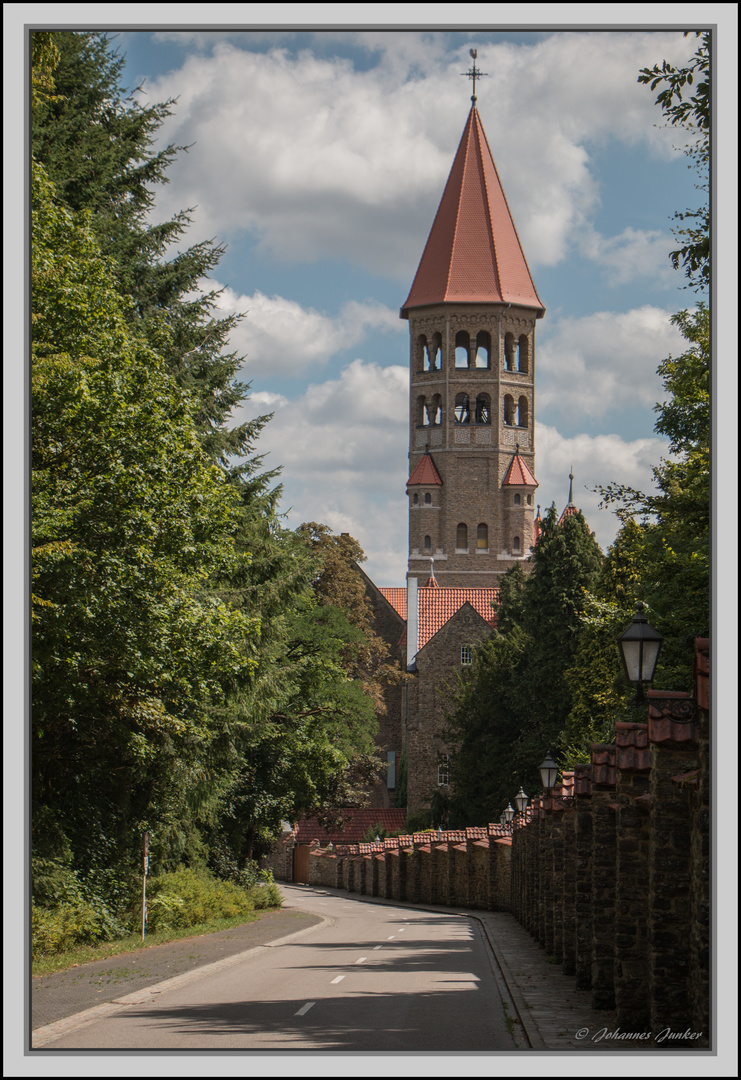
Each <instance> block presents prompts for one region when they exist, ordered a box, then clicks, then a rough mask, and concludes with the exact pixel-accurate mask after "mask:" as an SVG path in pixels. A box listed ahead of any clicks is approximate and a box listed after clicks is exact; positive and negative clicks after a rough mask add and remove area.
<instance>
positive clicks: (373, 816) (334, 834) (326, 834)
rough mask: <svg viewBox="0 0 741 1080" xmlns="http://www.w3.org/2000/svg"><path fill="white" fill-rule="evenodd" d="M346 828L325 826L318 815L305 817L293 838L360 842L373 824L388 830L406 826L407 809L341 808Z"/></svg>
mask: <svg viewBox="0 0 741 1080" xmlns="http://www.w3.org/2000/svg"><path fill="white" fill-rule="evenodd" d="M340 813H341V814H342V818H343V821H344V826H345V827H344V828H343V829H339V828H337V827H333V828H330V829H327V828H325V826H324V825H321V824H320V823H319V819H318V818H316V817H309V818H304V820H303V821H299V822H298V824H297V825H296V827H295V828H294V830H293V839H294V841H295V843H297V844H306V843H311V841H312V840H318V841H319V843H320V844H328V843H329V842H330V840H331V841H332V843H333V844H358V843H360V842H361V841H362V839H363V836H364V834H365V833H366V832H367V831H368V829H370V828H371V827H372V826H375V825H377V824H379V823H380V824H381V825H382V826H383V827H384V829H386V831H387V832H398V831H399V829H403V828H404V822H405V820H406V811H405V810H404V809H403V808H399V809H397V808H396V807H394V808H391V809H388V810H354V809H350V810H341V811H340Z"/></svg>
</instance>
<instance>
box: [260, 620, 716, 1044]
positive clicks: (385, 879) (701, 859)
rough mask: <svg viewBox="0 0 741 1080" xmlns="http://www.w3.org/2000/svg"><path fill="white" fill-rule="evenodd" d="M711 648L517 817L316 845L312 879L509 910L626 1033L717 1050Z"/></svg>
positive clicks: (286, 868)
mask: <svg viewBox="0 0 741 1080" xmlns="http://www.w3.org/2000/svg"><path fill="white" fill-rule="evenodd" d="M708 650H709V643H708V641H707V639H704V638H698V639H697V642H696V652H695V693H694V697H691V696H690V695H689V694H683V693H677V692H674V693H669V692H667V691H661V692H659V691H651V690H649V696H648V718H647V723H645V724H644V723H634V724H625V723H618V724H617V725H616V739H615V743H614V745H609V746H602V745H597V744H593V746H592V754H591V759H592V760H591V762H590V763H589V764H586V763H585V764H579V765H576V766H575V767H574V770H573V771H572V772H565V773H564V774H563V777H562V784H561V786H560V787H559V788H557V789H556V791H555V792H554V793H553V797H547V796H541V797H540V798H535V799H533V800H532V801H531V803H530V806H529V807H528V809H527V811H526V812H525V814H523V815H518V816H517V817H516V818H515V821H514V823H513V825H512V826H502V825H489V826H487V827H486V828H469V829H462V830H455V831H453V830H448V831H447V832H442V831H439V832H428V833H414V834H413V835H411V836H400V837H397V838H395V839H388V840H383V841H379V842H377V843H373V844H353V845H344V846H342V845H340V846H338V847H336V848H321V847H319V846H314V847H313V848H312V850H311V853H310V855H309V880H310V883H311V884H312V885H318V886H326V887H331V888H339V889H346V890H348V891H349V892H354V893H358V894H360V895H366V896H378V897H384V898H387V899H394V900H403V901H407V902H410V903H419V904H433V905H440V906H444V907H446V906H456V907H466V908H474V909H483V910H489V911H509V912H511V913H512V914H513V915H514V916H515V918H517V920H518V921H519V922H520V923H521V924H522V925H523V926H524V927H525V928H526V929H528V930H529V931H530V933H531V934H532V935H533V936H534V937H535V938H536V940H537V941H538V942H539V943H540V944H541V945H542V946H543V947H544V949H545V953H546V957H547V959H548V960H549V961H550V962H552V963H558V964H562V965H563V971H564V974H567V975H572V976H574V979H575V983H576V987H577V989H582V990H589V991H590V992H591V996H592V1004H593V1006H594V1007H595V1008H597V1009H610V1010H612V1009H614V1010H615V1011H616V1014H617V1016H616V1027H617V1029H619V1030H620V1031H622V1032H626V1033H627V1032H632V1033H635V1034H642V1033H645V1032H651V1033H653V1036H654V1038H655V1037H656V1036H657V1035H658V1033H659V1032H666V1031H668V1032H670V1033H671V1034H670V1035H669V1036H667V1037H666V1038H665V1039H664V1040H662V1041H661V1045H662V1046H663V1047H664V1048H665V1049H666V1048H667V1047H671V1048H672V1049H699V1048H706V1047H708V1045H709V1025H710V1006H709V999H710V978H709V971H710V925H709V912H710V906H711V902H710V901H711V898H710V749H709V740H710V717H709V691H708V681H709V661H708ZM278 847H279V848H282V849H283V850H279V851H276V852H274V854H273V856H272V862H271V864H272V866H273V870H274V873H275V876H276V878H282V879H283V880H288V881H290V880H291V879H292V874H291V872H290V867H291V853H292V848H293V845H292V842H291V840H290V839H289V840H288V841H286V842H285V843H284V844H282V845H278ZM281 870H282V872H280V871H281Z"/></svg>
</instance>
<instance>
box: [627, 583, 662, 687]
mask: <svg viewBox="0 0 741 1080" xmlns="http://www.w3.org/2000/svg"><path fill="white" fill-rule="evenodd" d="M662 641H663V638H662V636H661V634H660V633H659V631H658V630H654V628H653V626H651V624H650V623H649V621H648V619H647V618H646V616H645V615H644V614H643V604H636V613H635V615H634V616H633V622H632V623H631V624H630V626H629V627H628V629H627V630H625V631H624V632H623V633H622V634H621V635H620V637H619V638H618V639H617V644H618V649H619V650H620V659H621V660H622V661H623V669H624V671H625V676H626V678H627V680H628V682H632V683H637V685H638V689H637V690H636V696H635V697H634V698H633V701H632V704H633V705H641V704H643V703H644V702H645V700H646V698H645V697H644V694H643V684H644V683H650V682H653V678H654V673H655V671H656V663H657V661H658V659H659V653H660V652H661V642H662Z"/></svg>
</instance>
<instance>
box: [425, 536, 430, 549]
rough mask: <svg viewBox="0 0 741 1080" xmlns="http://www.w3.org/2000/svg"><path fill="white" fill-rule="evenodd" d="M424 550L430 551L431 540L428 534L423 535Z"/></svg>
mask: <svg viewBox="0 0 741 1080" xmlns="http://www.w3.org/2000/svg"><path fill="white" fill-rule="evenodd" d="M425 551H432V540H430V538H429V536H426V537H425Z"/></svg>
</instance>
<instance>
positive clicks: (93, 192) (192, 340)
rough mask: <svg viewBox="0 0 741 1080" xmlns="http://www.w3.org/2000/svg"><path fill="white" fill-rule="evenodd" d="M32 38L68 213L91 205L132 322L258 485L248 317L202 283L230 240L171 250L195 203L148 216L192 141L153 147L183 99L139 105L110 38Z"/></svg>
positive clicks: (38, 117)
mask: <svg viewBox="0 0 741 1080" xmlns="http://www.w3.org/2000/svg"><path fill="white" fill-rule="evenodd" d="M33 38H34V41H35V43H36V44H35V54H34V55H35V56H36V57H37V60H38V64H39V68H38V69H37V76H36V77H37V80H38V79H41V78H44V77H45V78H46V79H47V80H49V78H53V85H54V92H53V94H51V93H39V94H36V95H35V96H34V108H33V116H32V140H31V146H32V152H33V156H34V159H35V160H36V161H38V162H39V163H40V164H42V165H43V166H44V168H45V170H46V173H47V175H48V177H49V179H50V180H51V182H52V183H53V185H54V188H55V192H56V197H57V198H58V199H59V200H61V201H62V203H63V204H64V205H65V206H66V207H67V208H68V209H70V210H73V211H78V212H80V211H88V212H90V214H91V217H90V227H91V228H92V230H93V232H94V234H95V236H96V239H97V241H98V244H99V247H100V250H101V252H102V253H103V254H104V255H107V256H111V257H112V258H113V259H114V260H115V265H116V285H117V289H118V291H119V293H120V294H121V295H123V296H127V297H130V298H131V301H132V302H131V303H130V304H128V305H127V309H126V311H127V319H128V320H129V322H130V324H131V325H132V329H133V330H134V331H135V332H137V333H139V334H140V335H141V336H142V337H144V338H146V340H147V342H148V344H149V346H150V348H154V349H155V350H156V351H157V352H158V354H159V355H160V356H162V357H163V358H164V360H165V362H166V365H167V368H168V370H169V371H170V372H171V373H172V374H173V375H174V376H175V378H176V379H177V381H178V383H179V385H180V386H181V387H182V388H183V389H186V390H188V391H189V392H191V393H192V394H193V395H194V397H195V398H196V399H197V403H198V404H197V407H196V412H195V416H196V420H197V423H198V425H199V429H200V434H201V438H202V440H203V442H204V445H205V446H206V448H207V449H208V450H209V452H210V453H211V454H212V455H213V457H214V458H215V460H217V461H218V462H219V463H220V465H221V467H222V468H224V469H227V470H229V471H230V472H232V473H233V474H234V476H235V477H238V478H240V479H242V480H249V481H251V482H252V483H253V484H254V483H255V478H256V474H257V472H258V471H259V466H260V459H259V457H257V458H256V457H255V454H254V443H255V440H256V439H257V437H258V436H259V433H260V431H261V430H262V427H263V426H264V424H265V423H266V422H267V419H268V417H266V416H262V417H258V418H256V419H254V420H252V421H248V422H246V423H243V424H240V425H236V426H234V427H231V426H229V424H228V423H227V421H228V420H229V419H230V416H231V413H232V410H233V409H234V407H235V406H236V405H238V404H239V403H240V402H242V401H244V400H245V398H246V396H247V392H248V389H249V387H248V386H247V385H246V384H244V383H242V382H240V380H239V379H238V378H237V372H238V370H239V368H240V366H241V364H242V363H243V358H242V357H240V356H239V355H238V354H237V353H236V352H228V351H225V350H226V349H227V348H228V340H229V335H230V333H231V332H232V330H233V329H234V327H235V325H236V324H237V322H238V321H239V318H240V316H239V315H232V316H229V317H227V318H216V317H214V310H215V305H216V300H217V295H218V294H217V293H216V292H215V291H213V290H211V289H209V288H208V286H207V285H206V286H204V281H205V280H206V279H207V278H208V276H209V275H210V274H211V273H212V271H213V270H214V269H215V267H216V266H217V265H218V263H219V260H220V259H221V256H222V255H223V252H224V247H223V245H220V244H217V243H215V241H214V240H206V241H200V242H198V243H196V244H194V245H192V246H191V247H189V248H186V249H185V250H182V251H179V252H178V251H176V252H175V253H174V254H171V252H173V251H174V250H175V249H176V248H177V246H178V245H180V244H181V243H182V241H183V238H184V235H185V233H186V231H187V229H188V228H189V226H190V225H191V222H192V210H191V209H187V208H186V209H184V210H182V211H181V212H180V213H178V214H176V215H175V217H173V218H172V219H171V220H170V221H166V222H159V223H156V222H152V221H151V220H150V215H151V212H152V210H153V207H154V205H155V200H156V190H157V188H158V187H159V186H160V185H162V184H165V183H167V179H168V178H167V169H168V167H169V166H170V165H171V163H172V161H173V160H174V158H175V156H176V155H177V154H178V153H179V152H182V151H185V150H187V149H188V148H187V147H182V146H174V145H168V146H165V147H162V148H161V149H155V143H156V140H157V134H158V132H159V129H160V128H161V126H162V124H163V123H164V121H165V120H166V118H167V117H168V116H169V115H170V114H171V113H172V110H173V108H174V106H175V104H176V102H175V100H174V99H169V100H167V101H165V102H161V103H158V104H154V105H142V104H141V103H140V99H141V94H140V91H138V90H134V91H133V92H131V91H129V90H127V89H125V88H124V87H123V86H122V85H121V77H122V73H123V68H124V63H125V61H124V58H123V57H122V56H121V55H120V54H119V53H118V51H117V50H116V49H115V47H114V45H113V42H112V40H111V39H110V38H109V37H108V36H107V35H106V34H102V33H93V32H84V33H78V32H72V31H64V32H57V33H54V34H41V33H39V34H34V35H33ZM44 50H46V51H45V52H44ZM54 61H56V62H55V63H54ZM52 64H54V66H53V68H52ZM234 459H239V462H238V463H236V464H235V461H234ZM245 459H246V460H245ZM269 479H270V478H269V477H267V478H263V480H262V481H261V483H262V484H264V483H265V482H269ZM258 486H260V485H258Z"/></svg>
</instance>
